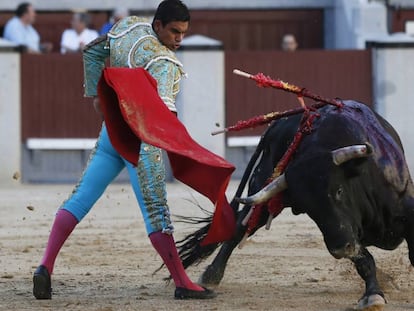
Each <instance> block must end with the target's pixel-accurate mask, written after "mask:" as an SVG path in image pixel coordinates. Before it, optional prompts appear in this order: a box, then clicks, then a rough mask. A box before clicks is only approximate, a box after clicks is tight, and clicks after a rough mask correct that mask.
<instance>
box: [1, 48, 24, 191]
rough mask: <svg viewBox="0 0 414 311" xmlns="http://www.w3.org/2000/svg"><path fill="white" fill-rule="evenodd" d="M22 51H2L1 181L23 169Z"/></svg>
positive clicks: (6, 181) (8, 178)
mask: <svg viewBox="0 0 414 311" xmlns="http://www.w3.org/2000/svg"><path fill="white" fill-rule="evenodd" d="M20 128H21V122H20V55H19V54H18V53H15V52H2V51H0V184H1V185H4V184H11V183H13V182H15V181H14V180H13V174H14V173H15V172H19V173H20V157H21V155H20V154H21V153H20V148H21V145H20V136H21V135H20Z"/></svg>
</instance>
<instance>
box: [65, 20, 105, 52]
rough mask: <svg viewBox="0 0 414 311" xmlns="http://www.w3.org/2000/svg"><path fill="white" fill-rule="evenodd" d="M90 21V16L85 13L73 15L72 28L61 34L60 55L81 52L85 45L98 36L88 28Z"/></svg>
mask: <svg viewBox="0 0 414 311" xmlns="http://www.w3.org/2000/svg"><path fill="white" fill-rule="evenodd" d="M90 21H91V18H90V15H89V14H87V13H74V14H73V17H72V21H71V25H72V28H71V29H66V30H65V31H64V32H63V34H62V40H61V41H60V52H61V53H62V54H65V53H76V52H81V51H82V50H83V48H84V47H85V45H87V44H88V43H89V42H91V41H92V40H94V39H95V38H97V37H98V36H99V35H98V32H97V31H96V30H93V29H89V28H88V27H89V25H90Z"/></svg>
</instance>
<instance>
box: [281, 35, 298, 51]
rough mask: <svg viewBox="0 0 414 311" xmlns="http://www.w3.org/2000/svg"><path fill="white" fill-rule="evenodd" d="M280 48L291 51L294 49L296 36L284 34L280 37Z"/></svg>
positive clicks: (296, 45)
mask: <svg viewBox="0 0 414 311" xmlns="http://www.w3.org/2000/svg"><path fill="white" fill-rule="evenodd" d="M281 47H282V50H283V51H287V52H293V51H296V49H297V48H298V43H297V41H296V38H295V36H294V35H292V34H290V33H289V34H285V35H284V36H283V38H282V44H281Z"/></svg>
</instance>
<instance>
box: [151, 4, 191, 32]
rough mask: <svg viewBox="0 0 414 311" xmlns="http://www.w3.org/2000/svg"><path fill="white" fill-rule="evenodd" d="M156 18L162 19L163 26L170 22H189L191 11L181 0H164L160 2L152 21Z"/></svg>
mask: <svg viewBox="0 0 414 311" xmlns="http://www.w3.org/2000/svg"><path fill="white" fill-rule="evenodd" d="M155 20H160V21H161V23H162V26H165V25H167V24H168V23H170V22H189V21H190V12H189V11H188V8H187V6H186V5H185V4H184V3H183V2H182V1H181V0H164V1H162V2H161V3H160V4H159V6H158V8H157V11H156V12H155V15H154V19H153V21H152V23H154V21H155Z"/></svg>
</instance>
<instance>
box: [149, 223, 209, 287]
mask: <svg viewBox="0 0 414 311" xmlns="http://www.w3.org/2000/svg"><path fill="white" fill-rule="evenodd" d="M149 238H150V240H151V243H152V245H153V246H154V248H155V249H156V251H157V252H158V254H159V255H160V256H161V258H162V260H163V261H164V264H165V265H166V266H167V268H168V270H169V271H170V274H171V277H172V278H173V280H174V283H175V286H176V287H184V288H187V289H190V290H198V291H203V290H204V289H203V288H202V287H201V286H199V285H197V284H195V283H193V282H192V281H191V280H190V278H189V277H188V275H187V273H186V272H185V270H184V267H183V264H182V262H181V260H180V257H179V256H178V252H177V248H176V247H175V243H174V238H173V237H172V235H170V234H166V233H162V232H161V231H158V232H154V233H151V234H150V236H149Z"/></svg>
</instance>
